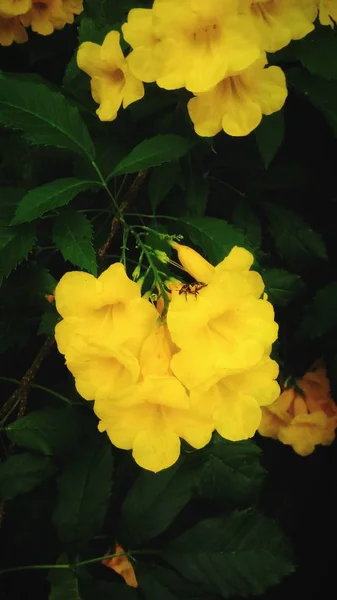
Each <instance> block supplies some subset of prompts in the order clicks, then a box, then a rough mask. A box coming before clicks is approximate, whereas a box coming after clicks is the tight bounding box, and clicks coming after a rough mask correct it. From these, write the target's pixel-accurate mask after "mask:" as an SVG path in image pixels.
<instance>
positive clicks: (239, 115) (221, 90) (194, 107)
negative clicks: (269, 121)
mask: <svg viewBox="0 0 337 600" xmlns="http://www.w3.org/2000/svg"><path fill="white" fill-rule="evenodd" d="M265 64H266V61H265V59H262V60H258V61H257V62H256V63H255V64H254V65H252V66H251V67H249V68H248V69H246V70H245V71H242V72H241V73H240V74H238V75H233V76H231V77H227V78H226V79H223V80H222V81H221V82H220V83H218V84H217V85H216V86H215V87H214V88H213V89H211V90H209V91H208V92H204V93H201V94H197V95H196V97H195V98H192V99H191V100H190V101H189V102H188V105H187V108H188V112H189V115H190V118H191V120H192V121H193V124H194V129H195V131H196V133H197V134H198V135H200V136H205V137H211V136H213V135H216V134H217V133H219V131H221V130H222V129H223V130H224V131H225V132H226V133H228V134H229V135H232V136H244V135H248V134H249V133H250V132H251V131H253V129H255V128H256V127H257V126H258V125H259V123H260V122H261V119H262V115H270V114H272V113H274V112H276V111H278V110H280V109H281V108H282V106H283V104H284V102H285V100H286V97H287V86H286V80H285V76H284V73H283V71H282V69H280V67H274V66H273V67H268V68H264V66H265Z"/></svg>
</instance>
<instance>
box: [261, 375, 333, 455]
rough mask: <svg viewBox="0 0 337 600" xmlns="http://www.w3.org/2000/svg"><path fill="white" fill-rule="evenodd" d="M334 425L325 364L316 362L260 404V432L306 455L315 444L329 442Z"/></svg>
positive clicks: (326, 443) (331, 439)
mask: <svg viewBox="0 0 337 600" xmlns="http://www.w3.org/2000/svg"><path fill="white" fill-rule="evenodd" d="M336 427H337V406H336V405H335V403H334V401H333V399H332V397H331V395H330V386H329V381H328V379H327V376H326V372H325V368H324V367H322V366H319V367H318V368H315V370H313V371H308V373H306V374H305V375H304V377H302V378H301V379H300V380H298V381H297V384H296V387H295V388H287V389H285V390H284V391H283V392H282V394H281V395H280V396H279V398H278V399H277V400H276V401H275V402H274V403H273V404H271V405H270V406H268V407H264V408H263V415H262V420H261V424H260V427H259V433H260V434H261V435H263V436H266V437H272V438H275V439H279V440H280V441H281V442H282V443H283V444H286V445H289V446H292V447H293V449H294V450H295V452H296V453H297V454H300V455H301V456H307V455H308V454H311V453H312V452H313V451H314V449H315V446H316V445H318V444H322V445H324V446H326V445H329V444H331V443H332V442H333V440H334V439H335V429H336Z"/></svg>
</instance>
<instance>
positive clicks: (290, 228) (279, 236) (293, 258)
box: [265, 204, 327, 269]
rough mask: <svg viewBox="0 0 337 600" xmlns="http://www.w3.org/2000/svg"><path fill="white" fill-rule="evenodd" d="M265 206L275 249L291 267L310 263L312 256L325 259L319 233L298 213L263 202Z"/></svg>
mask: <svg viewBox="0 0 337 600" xmlns="http://www.w3.org/2000/svg"><path fill="white" fill-rule="evenodd" d="M265 208H266V212H267V216H268V221H269V230H270V233H271V236H272V238H273V241H274V243H275V247H276V250H277V252H278V254H279V255H280V256H281V258H284V259H285V260H286V261H287V262H288V263H289V265H291V267H292V268H298V269H301V267H302V266H303V265H305V264H310V261H311V260H312V259H313V258H318V259H322V260H325V259H327V253H326V248H325V244H324V242H323V240H322V238H321V236H320V234H319V233H318V232H317V231H315V230H314V229H312V228H311V227H310V226H309V225H307V223H306V222H305V221H304V220H303V219H302V217H301V216H300V215H298V214H296V213H294V212H293V211H291V210H289V209H287V208H284V207H283V206H277V205H276V204H265Z"/></svg>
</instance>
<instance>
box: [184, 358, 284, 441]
mask: <svg viewBox="0 0 337 600" xmlns="http://www.w3.org/2000/svg"><path fill="white" fill-rule="evenodd" d="M176 375H177V376H178V377H179V376H180V375H179V372H178V373H177V372H176ZM182 375H184V373H183V374H182ZM277 375H278V365H277V363H276V362H275V361H273V360H271V359H270V358H269V357H268V356H264V357H263V359H262V360H261V361H260V362H259V363H258V364H257V365H256V366H254V367H253V368H251V369H247V370H239V369H237V370H236V371H235V370H233V371H227V372H223V374H222V375H220V376H219V374H218V375H217V376H215V377H214V382H213V383H212V384H211V385H209V384H208V385H207V386H205V385H204V386H199V388H197V389H195V390H192V391H191V401H192V406H193V408H194V409H195V410H196V411H197V413H199V414H200V415H202V416H204V417H206V418H210V419H212V420H213V421H214V424H215V429H216V430H217V431H218V433H219V434H220V435H221V436H222V437H224V438H226V439H228V440H231V441H233V442H235V441H238V440H244V439H247V438H250V437H253V435H254V434H255V433H256V431H257V428H258V426H259V425H260V422H261V416H262V412H261V408H260V406H263V405H267V404H271V403H272V402H273V401H274V400H275V399H276V398H277V397H278V396H279V393H280V388H279V386H278V383H277V382H276V381H275V379H276V377H277ZM182 381H183V379H182Z"/></svg>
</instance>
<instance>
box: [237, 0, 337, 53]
mask: <svg viewBox="0 0 337 600" xmlns="http://www.w3.org/2000/svg"><path fill="white" fill-rule="evenodd" d="M332 1H333V0H332ZM241 9H242V13H243V14H245V15H246V16H248V18H249V20H250V23H251V26H252V27H254V28H255V29H256V32H257V34H258V36H259V38H260V44H261V47H262V48H263V50H265V51H266V52H276V51H277V50H280V49H281V48H284V46H287V45H288V44H289V43H290V41H291V40H299V39H301V38H303V37H305V36H306V35H307V34H308V33H310V31H313V29H314V25H313V23H314V21H315V18H316V15H317V6H316V0H241Z"/></svg>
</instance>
